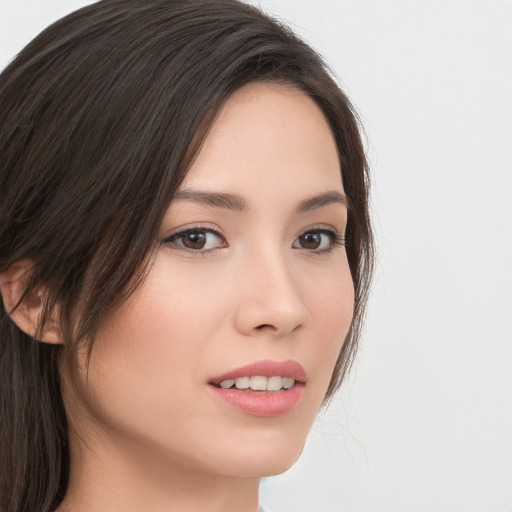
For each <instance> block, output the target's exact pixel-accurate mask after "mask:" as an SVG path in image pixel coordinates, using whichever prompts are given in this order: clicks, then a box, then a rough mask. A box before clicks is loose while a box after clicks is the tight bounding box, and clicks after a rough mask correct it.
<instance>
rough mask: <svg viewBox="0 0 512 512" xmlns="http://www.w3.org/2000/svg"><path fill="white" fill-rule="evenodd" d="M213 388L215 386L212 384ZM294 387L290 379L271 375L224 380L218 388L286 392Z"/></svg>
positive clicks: (293, 381)
mask: <svg viewBox="0 0 512 512" xmlns="http://www.w3.org/2000/svg"><path fill="white" fill-rule="evenodd" d="M212 385H214V386H215V384H212ZM294 385H295V379H294V378H292V377H280V376H277V375H273V376H272V377H265V376H264V375H254V376H252V377H249V376H246V377H237V378H236V379H226V380H223V381H221V382H220V383H219V384H218V386H216V387H219V388H221V389H239V390H241V391H247V392H249V393H250V392H253V391H269V392H279V391H286V390H287V389H290V388H291V387H292V386H294Z"/></svg>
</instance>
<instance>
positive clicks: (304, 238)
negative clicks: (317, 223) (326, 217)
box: [300, 233, 322, 249]
mask: <svg viewBox="0 0 512 512" xmlns="http://www.w3.org/2000/svg"><path fill="white" fill-rule="evenodd" d="M321 241H322V237H321V235H320V233H305V234H304V235H301V236H300V243H301V245H302V247H304V249H317V248H318V247H319V246H320V243H321Z"/></svg>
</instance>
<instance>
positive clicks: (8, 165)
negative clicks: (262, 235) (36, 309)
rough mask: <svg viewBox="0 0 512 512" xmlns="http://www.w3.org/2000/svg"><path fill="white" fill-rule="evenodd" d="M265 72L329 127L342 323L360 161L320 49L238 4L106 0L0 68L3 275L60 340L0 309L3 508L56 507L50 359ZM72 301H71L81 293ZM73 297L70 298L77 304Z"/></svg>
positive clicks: (57, 438)
mask: <svg viewBox="0 0 512 512" xmlns="http://www.w3.org/2000/svg"><path fill="white" fill-rule="evenodd" d="M253 81H272V82H279V83H285V84H290V85H293V86H294V87H297V88H299V89H301V90H302V91H304V92H305V93H307V94H308V95H309V96H310V97H311V98H313V100H314V101H315V102H316V103H317V104H318V106H319V107H320V109H321V110H322V111H323V113H324V115H325V117H326V119H327V121H328V123H329V125H330V127H331V129H332V132H333V134H334V136H335V140H336V144H337V147H338V152H339V159H340V163H341V169H342V177H343V183H344V188H345V192H346V194H347V196H348V199H349V203H350V208H349V217H348V228H347V233H346V237H347V254H348V260H349V264H350V269H351V272H352V277H353V282H354V287H355V311H354V319H353V322H352V327H351V330H350V332H349V334H348V336H347V339H346V342H345V344H344V346H343V349H342V352H341V354H340V356H339V359H338V362H337V365H336V369H335V372H334V374H333V377H332V381H331V384H330V387H329V390H328V393H327V397H329V396H331V394H332V393H333V391H334V390H335V389H336V388H337V387H338V386H339V385H340V384H341V382H342V380H343V378H344V376H345V375H346V372H347V370H348V368H349V367H350V364H351V361H352V359H353V356H354V353H355V350H356V346H357V341H358V338H359V334H360V328H361V321H362V318H363V313H364V306H365V302H366V298H367V294H368V286H369V281H370V276H371V270H372V261H373V256H372V255H373V252H372V247H373V246H372V234H371V228H370V220H369V212H368V190H369V182H368V172H367V164H366V160H365V155H364V150H363V146H362V143H361V138H360V132H359V125H358V121H357V118H356V116H355V114H354V110H353V108H352V107H351V105H350V102H349V101H348V100H347V98H346V96H345V95H344V94H343V92H342V91H341V90H340V89H339V87H338V85H337V84H336V81H335V80H334V79H333V78H332V76H331V74H330V73H329V71H328V70H327V68H326V66H325V65H324V63H323V62H322V60H321V58H320V57H319V56H318V55H317V54H316V53H315V52H314V51H313V50H312V49H311V48H310V47H309V46H307V45H306V44H305V43H304V42H302V41H301V40H300V39H299V38H298V37H296V36H295V35H294V34H293V33H292V32H291V31H290V30H289V29H288V28H286V27H285V26H283V25H281V24H280V23H278V22H277V21H276V20H274V19H272V18H270V17H268V16H266V15H264V14H263V13H262V12H260V11H259V10H258V9H256V8H253V7H250V6H248V5H245V4H243V3H241V2H239V1H237V0H144V1H142V0H102V1H100V2H98V3H95V4H93V5H90V6H88V7H85V8H83V9H81V10H79V11H76V12H75V13H72V14H71V15H69V16H67V17H65V18H63V19H62V20H60V21H58V22H57V23H55V24H53V25H52V26H50V27H49V28H47V29H46V30H44V31H43V32H42V33H41V34H40V35H39V36H37V37H36V38H35V39H34V40H33V41H32V42H31V43H29V44H28V45H27V46H26V47H25V49H24V50H23V51H22V52H21V53H20V54H19V55H18V56H17V57H16V58H15V59H14V60H13V61H12V62H11V63H10V65H9V66H8V67H7V68H6V69H5V70H4V71H3V73H2V74H1V75H0V273H2V272H5V271H6V270H7V269H8V268H9V267H10V266H11V265H12V264H13V263H15V262H18V261H20V260H23V259H29V260H30V261H31V262H32V265H33V266H32V268H31V271H32V272H31V277H30V279H29V282H28V283H27V285H26V293H29V292H30V290H32V289H34V287H36V286H44V288H45V289H46V290H47V292H48V294H47V297H46V303H45V309H44V315H43V319H42V322H43V323H44V322H45V320H48V318H49V315H50V312H51V311H52V310H53V309H54V306H55V304H58V305H59V310H60V323H61V325H62V327H63V330H64V333H65V344H64V345H63V346H60V345H59V346H56V345H49V344H46V343H40V342H38V341H37V340H35V339H32V338H31V337H29V336H28V335H26V334H25V333H24V332H22V331H21V330H20V329H18V327H17V326H16V325H15V324H14V322H13V321H12V320H11V319H10V317H9V314H8V312H7V311H6V309H5V307H3V306H2V307H0V411H1V419H0V421H1V423H0V510H1V511H2V512H27V511H29V510H30V511H38V512H39V511H43V512H47V511H50V510H53V509H54V508H55V507H56V506H57V505H58V504H59V502H60V501H61V500H62V498H63V496H64V493H65V491H66V486H67V480H68V466H69V453H68V441H67V424H66V414H65V410H64V406H63V401H62V396H61V389H60V381H59V368H60V366H61V364H62V361H63V359H64V358H66V357H71V354H73V352H74V351H75V350H76V347H77V346H78V344H80V343H85V344H86V346H89V347H90V346H91V344H92V341H93V340H94V335H95V332H96V330H97V328H98V326H99V324H100V323H101V320H102V318H103V315H104V314H105V313H106V312H107V311H109V310H110V309H111V308H112V307H114V306H115V305H117V304H119V303H120V302H121V301H123V300H124V299H125V298H126V297H127V296H129V294H130V293H131V292H132V291H133V290H134V289H135V288H136V287H137V286H138V284H140V282H141V280H142V279H143V277H144V275H145V272H146V271H147V268H148V264H149V263H148V262H149V258H148V255H150V253H151V249H152V247H153V246H154V243H155V238H156V233H157V231H158V229H159V226H160V223H161V221H162V218H163V215H164V212H165V210H166V208H167V207H168V205H169V201H170V200H171V199H172V197H173V194H174V193H175V191H176V190H177V189H178V187H179V185H180V183H181V181H182V180H183V178H184V176H185V174H186V172H187V170H188V168H189V167H190V164H191V162H192V161H193V159H194V157H195V155H196V154H197V152H198V150H199V149H200V147H201V144H202V142H203V141H204V138H205V136H206V134H207V132H208V130H209V128H210V126H211V124H212V122H213V120H214V119H215V116H216V114H217V113H218V111H219V109H220V108H221V107H222V105H223V104H224V102H225V101H226V99H227V98H228V97H229V96H230V95H231V94H232V93H233V92H234V91H235V90H236V89H238V88H240V87H241V86H242V85H244V84H246V83H249V82H253ZM78 304H79V308H77V305H78ZM77 309H79V310H77Z"/></svg>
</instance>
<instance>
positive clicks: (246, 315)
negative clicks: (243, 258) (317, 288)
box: [235, 255, 309, 339]
mask: <svg viewBox="0 0 512 512" xmlns="http://www.w3.org/2000/svg"><path fill="white" fill-rule="evenodd" d="M299 285H300V275H296V274H295V273H294V272H293V268H291V265H290V264H289V263H287V262H286V261H285V258H284V257H283V256H276V255H273V256H272V257H259V258H254V259H253V260H252V264H248V262H246V265H244V269H243V271H242V275H240V280H239V285H238V286H239V288H238V289H239V294H238V303H237V306H236V310H235V327H236V329H237V330H238V331H239V332H240V333H241V334H244V335H245V336H262V335H263V336H270V337H272V338H274V339H277V338H283V337H286V336H287V335H289V334H291V333H294V332H296V331H298V330H299V329H301V328H302V327H303V326H304V325H305V324H306V323H307V322H308V320H309V311H308V308H307V307H306V304H305V303H304V300H303V297H302V296H301V293H300V291H301V290H300V286H299Z"/></svg>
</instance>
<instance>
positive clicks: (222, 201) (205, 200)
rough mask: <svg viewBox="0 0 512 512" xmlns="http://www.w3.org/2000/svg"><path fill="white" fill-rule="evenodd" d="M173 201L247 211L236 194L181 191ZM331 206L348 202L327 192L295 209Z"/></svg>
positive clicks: (338, 193) (303, 210)
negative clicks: (179, 200)
mask: <svg viewBox="0 0 512 512" xmlns="http://www.w3.org/2000/svg"><path fill="white" fill-rule="evenodd" d="M173 199H181V200H185V201H192V202H194V203H198V204H204V205H206V206H213V207H214V208H223V209H225V210H235V211H245V210H247V201H246V200H245V198H244V197H242V196H241V195H238V194H227V193H222V192H206V191H202V190H193V189H183V190H179V191H178V192H177V193H176V194H175V195H174V198H173ZM331 204H342V205H343V206H345V207H347V208H348V207H349V200H348V198H347V197H346V196H345V195H344V194H341V193H340V192H337V191H334V190H332V191H328V192H324V193H322V194H318V195H317V196H313V197H309V198H307V199H304V200H303V201H301V202H300V203H299V204H298V206H297V208H296V212H297V213H306V212H309V211H311V210H316V209H317V208H322V207H324V206H329V205H331Z"/></svg>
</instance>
